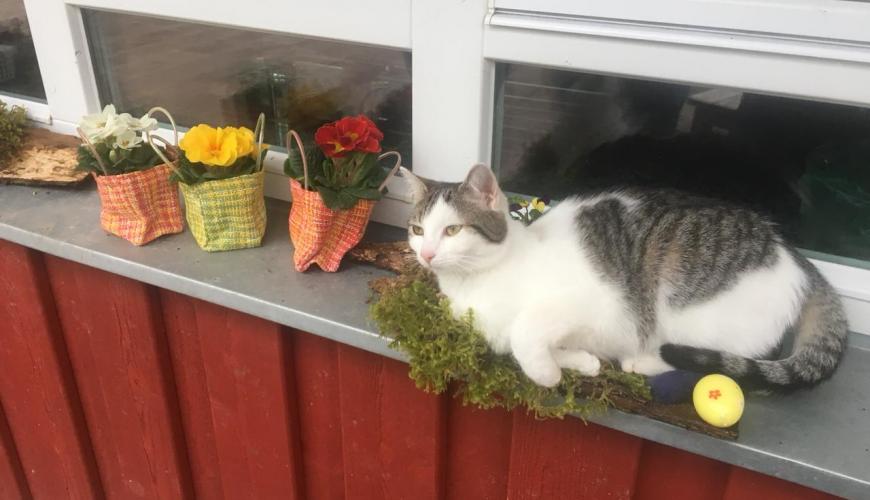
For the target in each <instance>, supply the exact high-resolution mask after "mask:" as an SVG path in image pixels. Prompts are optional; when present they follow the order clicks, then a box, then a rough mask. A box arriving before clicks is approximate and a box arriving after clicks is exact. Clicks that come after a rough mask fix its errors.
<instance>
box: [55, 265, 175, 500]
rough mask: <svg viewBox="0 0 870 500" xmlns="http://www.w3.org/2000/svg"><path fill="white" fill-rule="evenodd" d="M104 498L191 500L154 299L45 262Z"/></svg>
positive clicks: (107, 278) (105, 277) (139, 287)
mask: <svg viewBox="0 0 870 500" xmlns="http://www.w3.org/2000/svg"><path fill="white" fill-rule="evenodd" d="M46 264H47V269H48V273H49V278H50V282H51V287H52V290H53V291H54V296H55V299H56V304H57V310H58V316H59V318H60V321H61V324H62V325H63V332H64V337H65V341H66V345H67V349H68V352H69V354H70V360H71V362H72V366H73V368H74V375H75V379H76V383H77V386H78V388H79V394H80V397H81V401H82V406H83V408H84V412H85V416H86V418H87V423H88V429H89V431H90V435H91V437H92V441H93V447H94V451H95V455H96V458H97V465H98V466H99V470H100V476H101V477H102V479H103V487H104V490H105V493H106V495H107V496H108V497H109V498H149V499H150V498H166V499H177V498H189V497H191V496H192V487H191V483H190V473H189V466H188V463H187V455H186V452H185V449H184V439H183V435H182V432H181V426H180V420H179V413H178V402H177V396H176V393H175V386H174V381H173V380H172V367H171V364H170V362H169V352H168V349H167V346H166V339H165V332H164V328H163V322H162V320H161V318H160V314H159V303H158V301H157V297H156V292H155V291H154V290H153V289H150V288H149V287H147V286H146V285H144V284H142V283H139V282H136V281H133V280H129V279H126V278H122V277H120V276H117V275H113V274H110V273H107V272H104V271H99V270H97V269H93V268H89V267H86V266H82V265H80V264H76V263H73V262H69V261H66V260H62V259H58V258H54V257H46Z"/></svg>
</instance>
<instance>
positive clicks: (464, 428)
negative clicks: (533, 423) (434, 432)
mask: <svg viewBox="0 0 870 500" xmlns="http://www.w3.org/2000/svg"><path fill="white" fill-rule="evenodd" d="M451 392H452V391H451ZM512 421H513V417H512V415H511V414H510V413H508V412H507V411H505V410H502V409H500V408H495V409H492V410H479V409H477V408H473V407H469V406H463V405H462V402H461V400H460V399H459V398H451V400H450V407H449V420H448V426H447V436H448V439H447V446H448V449H447V482H446V490H447V491H446V493H447V498H449V499H456V500H461V499H465V498H475V499H480V500H487V499H493V500H496V499H503V498H505V497H506V496H507V483H508V466H509V464H510V449H511V428H512Z"/></svg>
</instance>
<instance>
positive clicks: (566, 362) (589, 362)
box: [555, 349, 601, 377]
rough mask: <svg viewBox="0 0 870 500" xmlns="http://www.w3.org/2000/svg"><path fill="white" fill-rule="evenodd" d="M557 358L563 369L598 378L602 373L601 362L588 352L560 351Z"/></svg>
mask: <svg viewBox="0 0 870 500" xmlns="http://www.w3.org/2000/svg"><path fill="white" fill-rule="evenodd" d="M555 358H556V362H557V363H558V364H559V366H561V367H562V368H567V369H569V370H576V371H578V372H580V374H581V375H586V376H587V377H597V376H598V374H599V373H601V360H599V359H598V356H595V355H593V354H590V353H588V352H586V351H581V350H568V349H559V350H557V351H556V352H555Z"/></svg>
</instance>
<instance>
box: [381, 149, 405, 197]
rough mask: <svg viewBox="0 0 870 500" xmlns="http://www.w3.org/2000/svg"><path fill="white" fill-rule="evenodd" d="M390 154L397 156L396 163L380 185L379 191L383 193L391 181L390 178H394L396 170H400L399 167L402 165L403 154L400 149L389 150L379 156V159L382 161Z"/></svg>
mask: <svg viewBox="0 0 870 500" xmlns="http://www.w3.org/2000/svg"><path fill="white" fill-rule="evenodd" d="M388 156H395V157H396V164H395V165H393V168H392V169H390V173H389V174H387V177H386V178H385V179H384V182H382V183H381V185H380V186H378V191H380V192H382V193H383V192H384V188H385V187H387V182H389V181H390V178H392V177H393V176H394V175H396V172H398V171H399V168H400V167H401V166H402V155H401V154H399V152H398V151H387V152H386V153H384V154H382V155H380V156H378V161H381V160H383V159H384V158H386V157H388Z"/></svg>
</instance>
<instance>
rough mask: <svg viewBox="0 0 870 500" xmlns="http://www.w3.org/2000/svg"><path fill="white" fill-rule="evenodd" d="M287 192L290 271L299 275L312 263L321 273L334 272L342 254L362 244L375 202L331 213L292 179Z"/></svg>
mask: <svg viewBox="0 0 870 500" xmlns="http://www.w3.org/2000/svg"><path fill="white" fill-rule="evenodd" d="M290 192H291V194H292V196H293V205H292V206H291V207H290V219H289V224H290V240H291V241H292V242H293V248H294V250H293V264H294V267H295V268H296V270H297V271H300V272H301V271H305V270H307V269H308V268H309V267H310V266H311V264H314V263H316V264H317V265H318V266H320V268H321V269H323V270H324V271H328V272H335V271H338V266H339V264H341V259H342V258H343V257H344V254H346V253H347V252H348V250H350V249H351V248H353V247H355V246H356V245H357V244H359V242H360V240H362V237H363V234H365V231H366V226H367V225H368V223H369V217H370V216H371V214H372V209H374V207H375V202H374V201H372V200H360V201H358V202H357V203H356V205H354V206H353V208H350V209H348V210H333V209H331V208H329V207H327V206H326V205H325V204H324V203H323V199H322V198H321V197H320V194H319V193H318V192H317V191H309V190H307V189H305V188H304V187H302V184H300V183H299V181H297V180H294V179H291V180H290Z"/></svg>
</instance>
